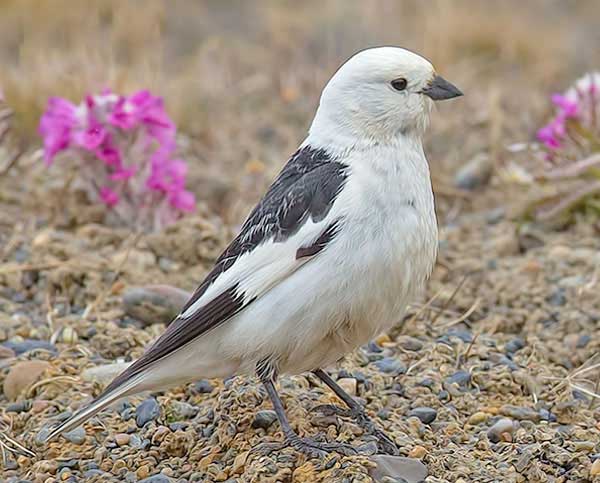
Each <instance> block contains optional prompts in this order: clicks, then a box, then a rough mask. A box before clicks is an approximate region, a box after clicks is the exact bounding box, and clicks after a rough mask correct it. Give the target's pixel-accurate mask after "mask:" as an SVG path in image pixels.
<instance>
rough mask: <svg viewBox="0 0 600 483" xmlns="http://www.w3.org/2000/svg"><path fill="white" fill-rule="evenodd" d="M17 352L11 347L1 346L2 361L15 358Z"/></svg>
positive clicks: (0, 357)
mask: <svg viewBox="0 0 600 483" xmlns="http://www.w3.org/2000/svg"><path fill="white" fill-rule="evenodd" d="M15 356H16V354H15V351H14V350H12V349H11V348H10V347H5V346H3V345H0V359H9V358H10V357H15Z"/></svg>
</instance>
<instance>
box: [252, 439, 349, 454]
mask: <svg viewBox="0 0 600 483" xmlns="http://www.w3.org/2000/svg"><path fill="white" fill-rule="evenodd" d="M285 447H292V448H294V449H295V450H296V451H299V452H301V453H304V454H305V455H307V456H308V457H309V458H324V457H325V456H327V454H328V453H333V452H335V453H339V454H341V455H343V456H354V455H357V454H359V451H358V450H357V449H356V448H354V446H352V445H349V444H344V443H327V442H320V441H316V440H315V439H313V438H301V437H300V436H297V435H293V436H291V437H289V438H286V441H285V442H283V443H261V444H259V445H257V446H255V447H254V448H252V449H251V450H250V452H251V453H256V454H259V455H261V456H267V455H269V454H271V453H272V452H273V451H280V450H282V449H283V448H285Z"/></svg>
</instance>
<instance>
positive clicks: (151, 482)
mask: <svg viewBox="0 0 600 483" xmlns="http://www.w3.org/2000/svg"><path fill="white" fill-rule="evenodd" d="M172 481H173V479H172V478H169V477H168V476H167V475H163V474H160V473H159V474H158V475H152V476H149V477H148V478H144V479H143V480H139V481H138V483H171V482H172Z"/></svg>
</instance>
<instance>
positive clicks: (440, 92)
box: [421, 75, 463, 101]
mask: <svg viewBox="0 0 600 483" xmlns="http://www.w3.org/2000/svg"><path fill="white" fill-rule="evenodd" d="M421 93H422V94H425V95H426V96H429V97H431V98H432V99H433V100H434V101H443V100H444V99H452V98H453V97H458V96H462V95H463V93H462V92H461V91H460V90H459V89H458V87H456V86H455V85H454V84H450V82H448V81H447V80H446V79H444V78H443V77H441V76H439V75H436V76H435V77H434V78H433V79H432V80H431V82H430V83H429V85H428V86H427V87H426V88H425V89H423V90H422V91H421Z"/></svg>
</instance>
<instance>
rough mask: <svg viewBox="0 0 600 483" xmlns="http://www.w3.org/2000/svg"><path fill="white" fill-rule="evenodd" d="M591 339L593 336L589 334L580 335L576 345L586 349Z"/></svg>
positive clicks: (578, 347)
mask: <svg viewBox="0 0 600 483" xmlns="http://www.w3.org/2000/svg"><path fill="white" fill-rule="evenodd" d="M591 340H592V338H591V337H590V336H589V335H587V334H583V335H580V336H579V339H577V343H576V344H575V347H576V348H577V349H584V348H585V347H586V346H587V345H588V344H589V343H590V341H591Z"/></svg>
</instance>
